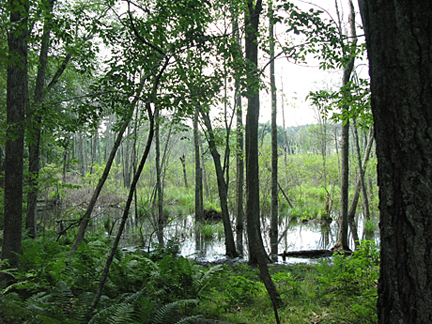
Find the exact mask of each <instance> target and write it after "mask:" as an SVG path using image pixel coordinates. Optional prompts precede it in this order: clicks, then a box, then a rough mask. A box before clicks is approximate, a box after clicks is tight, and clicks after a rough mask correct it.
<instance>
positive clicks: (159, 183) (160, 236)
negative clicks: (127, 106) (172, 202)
mask: <svg viewBox="0 0 432 324" xmlns="http://www.w3.org/2000/svg"><path fill="white" fill-rule="evenodd" d="M155 121H156V124H155V142H156V143H155V144H156V147H155V149H156V192H157V198H158V199H157V207H158V225H157V238H158V242H159V244H162V245H163V244H164V236H163V230H164V215H163V191H162V179H161V173H162V165H161V158H160V132H159V130H160V123H161V119H160V115H159V109H158V108H156V111H155Z"/></svg>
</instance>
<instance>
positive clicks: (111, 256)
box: [90, 103, 154, 310]
mask: <svg viewBox="0 0 432 324" xmlns="http://www.w3.org/2000/svg"><path fill="white" fill-rule="evenodd" d="M146 106H147V112H148V115H149V120H150V129H149V135H148V138H147V144H146V147H145V150H144V154H143V156H142V158H141V162H140V164H139V166H138V169H137V171H136V173H135V175H134V178H133V181H132V184H131V187H130V189H129V195H128V199H127V201H126V206H125V209H124V211H123V216H122V219H121V222H120V225H119V229H118V232H117V235H116V238H115V241H114V243H113V246H112V248H111V251H110V254H109V256H108V259H107V262H106V264H105V268H104V270H103V272H102V276H101V278H100V280H99V286H98V289H97V291H96V294H95V296H94V298H93V301H92V304H91V307H90V309H91V310H94V309H95V308H96V306H97V304H98V303H99V300H100V297H101V296H102V291H103V287H104V285H105V281H106V279H107V277H108V273H109V269H110V267H111V264H112V261H113V259H114V255H115V254H116V252H117V247H118V244H119V242H120V238H121V236H122V234H123V229H124V227H125V225H126V221H127V219H128V215H129V209H130V206H131V204H132V199H133V196H134V191H135V188H136V185H137V183H138V180H139V178H140V175H141V172H142V170H143V168H144V165H145V162H146V161H147V157H148V154H149V152H150V147H151V143H152V140H153V135H154V116H153V114H152V111H151V107H150V103H147V104H146Z"/></svg>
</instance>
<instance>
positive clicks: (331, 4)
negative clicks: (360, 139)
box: [259, 0, 368, 127]
mask: <svg viewBox="0 0 432 324" xmlns="http://www.w3.org/2000/svg"><path fill="white" fill-rule="evenodd" d="M337 1H338V6H339V11H340V13H341V16H342V18H343V24H346V23H347V15H348V1H347V0H337ZM310 2H314V3H317V4H319V6H321V7H323V8H324V9H325V10H328V13H329V14H330V15H331V16H332V17H333V18H334V19H336V9H335V0H315V1H310ZM295 4H296V5H298V6H299V7H302V8H309V7H310V5H306V4H305V3H304V2H303V1H300V0H298V1H296V2H295ZM354 5H355V6H356V5H357V1H354ZM315 9H319V8H316V7H315ZM356 13H357V15H356V24H357V25H359V24H361V17H360V15H359V12H358V8H357V7H356ZM263 19H265V17H264V16H263ZM283 31H284V28H283V26H280V25H277V26H276V27H275V33H276V35H278V34H279V36H280V37H283ZM358 33H361V31H358ZM355 65H356V66H360V68H359V69H358V70H357V71H358V73H360V74H361V76H362V77H366V76H367V73H368V71H367V66H366V64H365V62H360V61H358V60H357V61H356V63H355ZM318 66H319V62H318V61H317V60H315V59H313V58H312V57H311V58H310V59H308V63H307V65H296V64H294V63H290V62H288V61H287V59H286V58H279V59H277V60H276V61H275V71H276V72H275V74H276V76H275V79H276V87H277V89H278V92H280V91H281V90H282V86H281V79H282V80H283V92H284V95H285V100H284V101H285V102H284V106H285V126H286V127H289V126H298V125H305V124H312V123H316V122H317V119H316V112H315V111H314V109H313V108H312V107H310V105H309V103H307V102H305V98H306V96H307V95H308V93H309V91H317V90H324V89H330V88H334V89H335V88H337V87H338V86H340V83H341V80H342V71H341V70H327V71H324V70H320V69H319V68H318ZM269 73H270V72H269V69H267V71H266V73H265V74H266V79H265V80H264V81H265V82H266V83H268V82H269ZM260 101H261V107H260V120H259V121H260V122H262V123H265V122H267V121H269V120H270V119H271V110H270V93H267V92H266V91H262V92H261V93H260ZM277 107H278V117H277V118H278V119H277V123H278V124H279V125H282V106H281V95H280V94H278V97H277Z"/></svg>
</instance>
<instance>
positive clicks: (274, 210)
mask: <svg viewBox="0 0 432 324" xmlns="http://www.w3.org/2000/svg"><path fill="white" fill-rule="evenodd" d="M269 6H270V7H269V12H270V13H269V15H270V17H269V39H270V61H271V62H270V87H271V89H270V90H271V106H272V110H271V148H272V149H271V151H272V159H271V166H272V167H271V220H270V249H271V252H270V255H271V256H272V259H273V260H274V261H277V255H278V236H279V234H278V224H279V221H278V220H279V210H278V143H277V124H276V117H277V102H276V81H275V61H274V31H273V28H274V26H273V6H272V4H271V3H270V4H269Z"/></svg>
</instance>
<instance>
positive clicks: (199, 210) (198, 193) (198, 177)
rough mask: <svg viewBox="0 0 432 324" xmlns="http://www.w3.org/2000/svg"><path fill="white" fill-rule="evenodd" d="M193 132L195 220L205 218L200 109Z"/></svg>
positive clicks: (195, 118)
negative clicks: (200, 143)
mask: <svg viewBox="0 0 432 324" xmlns="http://www.w3.org/2000/svg"><path fill="white" fill-rule="evenodd" d="M193 132H194V148H195V220H196V221H200V220H203V213H204V206H203V173H202V168H201V159H200V157H201V156H200V145H199V142H200V140H199V136H200V134H199V129H198V111H195V114H194V119H193Z"/></svg>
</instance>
